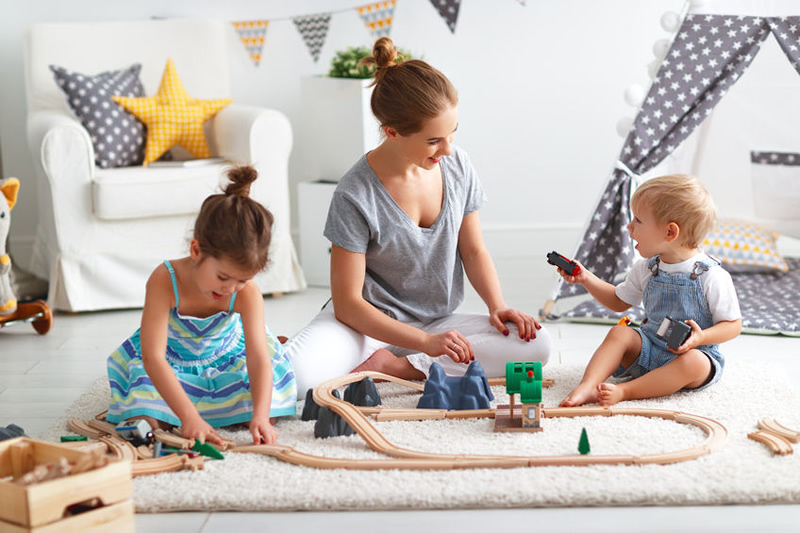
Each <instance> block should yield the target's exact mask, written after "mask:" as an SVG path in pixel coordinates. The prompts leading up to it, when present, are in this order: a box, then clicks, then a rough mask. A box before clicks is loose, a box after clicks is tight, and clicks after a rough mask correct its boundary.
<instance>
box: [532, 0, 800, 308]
mask: <svg viewBox="0 0 800 533" xmlns="http://www.w3.org/2000/svg"><path fill="white" fill-rule="evenodd" d="M795 12H797V13H798V16H749V15H747V16H746V15H726V14H705V13H703V14H701V13H694V12H691V11H690V12H688V13H687V14H686V16H685V17H684V19H683V22H682V24H681V26H680V29H679V30H678V31H677V32H676V34H675V37H674V39H673V41H672V43H671V45H670V47H669V50H668V52H667V54H666V56H665V58H664V60H663V62H662V64H661V66H660V68H659V69H658V71H657V73H656V75H655V77H654V79H653V83H652V85H651V86H650V89H649V91H648V93H647V95H646V97H645V98H644V101H643V102H642V105H641V108H640V110H639V113H638V115H637V116H636V118H635V120H634V122H633V126H632V127H631V130H630V132H629V133H628V135H627V137H626V139H625V142H624V144H623V148H622V150H621V152H620V154H619V156H618V159H617V161H616V164H615V166H614V169H613V171H612V173H611V176H610V177H609V179H608V182H607V184H606V186H605V190H604V192H603V194H602V196H601V198H600V201H599V202H598V204H597V207H596V209H595V211H594V213H593V214H592V216H591V217H590V220H589V222H588V223H587V226H586V230H585V232H584V234H583V237H582V238H581V240H580V241H579V245H578V247H577V251H576V252H575V253H574V254H573V257H575V258H576V259H577V260H578V261H580V262H581V263H583V264H584V265H585V266H586V267H587V268H588V269H589V270H591V271H592V272H594V273H595V274H596V275H597V276H599V277H601V278H602V279H605V280H606V281H609V282H614V281H615V278H618V277H619V275H621V274H624V273H625V272H627V271H628V270H629V269H630V267H631V266H632V264H633V260H634V249H633V246H632V244H631V240H630V238H629V236H628V232H627V230H626V225H627V224H628V222H629V221H630V216H631V214H630V207H629V201H630V195H631V192H632V189H633V187H634V186H635V183H636V182H637V181H638V179H639V176H641V175H643V174H644V173H646V172H647V171H649V170H651V169H653V168H654V167H655V166H656V165H658V164H659V163H660V162H661V161H662V160H664V158H666V157H667V156H668V155H669V154H670V153H672V152H673V150H675V149H676V148H677V147H678V146H679V145H680V144H681V143H682V142H683V141H684V140H685V139H686V138H687V137H689V136H690V134H692V132H693V131H694V130H695V129H697V128H698V126H699V125H700V124H701V123H702V122H703V120H704V119H705V118H706V117H707V116H708V115H709V114H710V113H711V111H712V110H713V109H714V107H715V106H716V105H717V104H718V103H719V102H720V100H721V99H722V98H723V97H724V96H725V95H726V94H727V92H728V90H729V89H730V88H731V87H732V86H733V85H734V84H735V83H736V82H737V80H738V79H739V77H740V76H741V75H742V73H743V72H744V71H745V70H747V68H748V67H749V66H750V64H751V63H752V61H753V59H754V58H755V57H756V56H757V55H758V53H759V51H760V50H761V45H762V44H763V43H764V42H765V41H766V40H767V39H768V38H769V37H770V36H772V37H774V38H775V39H776V40H777V42H778V45H779V46H780V49H781V50H782V51H783V53H784V54H785V56H786V58H788V61H789V62H790V63H791V65H792V66H793V67H794V69H795V70H796V71H797V73H798V74H800V5H797V6H796V9H795ZM798 96H800V95H798ZM798 144H800V143H798ZM581 294H585V290H584V289H583V287H581V286H579V285H569V284H562V283H561V282H559V284H558V286H557V287H556V288H555V289H554V293H553V298H552V300H551V301H549V302H548V303H547V304H546V305H545V309H544V311H545V314H548V313H550V311H551V309H552V305H553V303H554V302H555V301H557V300H558V299H561V298H567V297H570V296H578V295H581Z"/></svg>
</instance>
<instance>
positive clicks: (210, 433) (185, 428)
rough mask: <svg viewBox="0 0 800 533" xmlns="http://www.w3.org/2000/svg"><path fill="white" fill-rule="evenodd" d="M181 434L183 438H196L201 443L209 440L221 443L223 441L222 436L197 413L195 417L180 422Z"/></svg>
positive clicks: (213, 442)
mask: <svg viewBox="0 0 800 533" xmlns="http://www.w3.org/2000/svg"><path fill="white" fill-rule="evenodd" d="M181 434H182V435H183V438H185V439H190V440H195V439H198V440H199V441H200V442H201V443H206V442H210V443H212V444H219V445H222V444H223V443H224V442H223V440H222V437H220V436H219V433H217V432H216V431H215V430H214V428H212V427H211V425H210V424H209V423H208V422H206V421H205V420H203V419H202V418H201V417H200V416H199V415H198V416H197V417H196V418H193V419H191V420H187V421H186V422H182V425H181Z"/></svg>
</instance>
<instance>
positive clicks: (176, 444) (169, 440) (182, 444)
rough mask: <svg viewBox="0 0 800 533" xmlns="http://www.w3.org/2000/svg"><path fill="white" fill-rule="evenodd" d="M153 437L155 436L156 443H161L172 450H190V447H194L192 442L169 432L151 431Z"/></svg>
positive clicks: (161, 430)
mask: <svg viewBox="0 0 800 533" xmlns="http://www.w3.org/2000/svg"><path fill="white" fill-rule="evenodd" d="M153 435H155V437H156V440H157V441H159V442H163V443H164V444H166V445H167V446H172V447H173V448H178V449H180V450H191V449H192V446H194V441H193V440H189V439H184V438H183V437H181V436H179V435H176V434H175V433H173V432H171V431H164V430H163V429H156V430H155V431H153Z"/></svg>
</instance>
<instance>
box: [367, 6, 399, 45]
mask: <svg viewBox="0 0 800 533" xmlns="http://www.w3.org/2000/svg"><path fill="white" fill-rule="evenodd" d="M396 5H397V0H390V1H387V2H378V3H375V4H368V5H366V6H361V7H359V8H358V14H359V15H361V20H363V21H364V24H365V25H366V26H367V28H369V31H370V33H371V34H372V38H373V39H379V38H380V37H388V36H389V32H390V31H391V29H392V17H393V15H394V8H395V6H396Z"/></svg>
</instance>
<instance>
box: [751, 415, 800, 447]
mask: <svg viewBox="0 0 800 533" xmlns="http://www.w3.org/2000/svg"><path fill="white" fill-rule="evenodd" d="M758 427H759V429H761V430H763V431H766V432H767V433H773V434H775V435H778V436H779V437H783V438H784V439H786V440H788V441H789V442H795V443H797V442H800V431H795V430H793V429H789V428H787V427H786V426H784V425H781V424H780V423H779V422H778V421H777V420H775V419H774V418H762V419H761V420H759V421H758Z"/></svg>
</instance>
